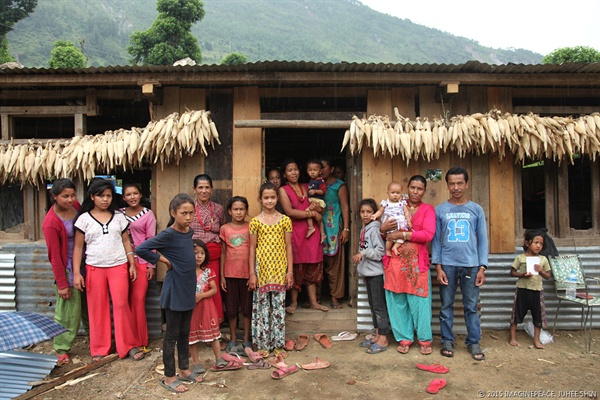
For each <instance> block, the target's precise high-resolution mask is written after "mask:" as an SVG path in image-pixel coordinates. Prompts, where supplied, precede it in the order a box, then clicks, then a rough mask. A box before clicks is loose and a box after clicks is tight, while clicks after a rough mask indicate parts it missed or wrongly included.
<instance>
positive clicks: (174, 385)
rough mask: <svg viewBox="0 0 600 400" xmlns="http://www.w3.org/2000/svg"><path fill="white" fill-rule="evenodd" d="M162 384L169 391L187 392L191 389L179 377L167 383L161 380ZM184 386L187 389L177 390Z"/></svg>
mask: <svg viewBox="0 0 600 400" xmlns="http://www.w3.org/2000/svg"><path fill="white" fill-rule="evenodd" d="M160 386H162V387H164V388H165V389H167V390H168V391H169V392H173V393H183V392H187V391H188V390H189V389H188V388H187V387H186V386H185V385H184V384H183V383H182V382H181V381H180V380H178V379H175V380H174V381H173V382H171V383H168V384H167V383H165V381H164V380H161V381H160ZM180 386H181V387H184V388H185V390H177V388H178V387H180Z"/></svg>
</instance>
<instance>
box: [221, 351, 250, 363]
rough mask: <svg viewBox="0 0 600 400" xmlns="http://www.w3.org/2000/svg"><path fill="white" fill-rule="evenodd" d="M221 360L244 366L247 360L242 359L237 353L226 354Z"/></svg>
mask: <svg viewBox="0 0 600 400" xmlns="http://www.w3.org/2000/svg"><path fill="white" fill-rule="evenodd" d="M221 358H222V359H223V360H225V361H230V362H234V363H237V364H243V363H245V362H246V359H245V358H242V357H240V356H239V355H238V354H237V353H225V354H223V355H222V356H221Z"/></svg>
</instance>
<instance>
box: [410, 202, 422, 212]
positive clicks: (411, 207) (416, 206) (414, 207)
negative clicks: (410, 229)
mask: <svg viewBox="0 0 600 400" xmlns="http://www.w3.org/2000/svg"><path fill="white" fill-rule="evenodd" d="M420 205H421V203H419V204H416V205H414V206H413V205H411V204H410V202H409V203H408V208H410V209H411V210H415V209H417V208H419V206H420Z"/></svg>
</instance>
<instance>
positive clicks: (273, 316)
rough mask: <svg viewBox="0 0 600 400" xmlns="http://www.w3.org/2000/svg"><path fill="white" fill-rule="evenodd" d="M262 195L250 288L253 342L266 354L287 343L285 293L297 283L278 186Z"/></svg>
mask: <svg viewBox="0 0 600 400" xmlns="http://www.w3.org/2000/svg"><path fill="white" fill-rule="evenodd" d="M258 196H259V201H260V203H261V205H262V212H261V213H260V214H259V215H257V216H256V217H254V218H252V221H250V259H249V264H248V270H249V273H250V279H249V281H248V286H249V288H250V290H254V299H253V301H252V341H253V342H254V344H255V345H256V346H257V348H258V349H259V351H262V352H263V353H265V352H270V351H271V350H273V349H280V348H283V346H284V344H285V292H286V290H287V289H288V288H290V287H292V285H293V283H294V270H293V268H294V267H293V260H292V221H291V220H290V218H289V217H288V216H286V215H282V214H281V213H280V212H278V211H277V210H275V205H276V204H277V201H278V195H277V188H276V187H275V185H273V184H272V183H270V182H266V183H264V184H263V185H262V186H261V187H260V190H259V192H258ZM255 268H256V270H255Z"/></svg>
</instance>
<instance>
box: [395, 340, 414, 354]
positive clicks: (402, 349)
mask: <svg viewBox="0 0 600 400" xmlns="http://www.w3.org/2000/svg"><path fill="white" fill-rule="evenodd" d="M411 344H412V342H411V341H410V340H401V341H400V343H398V353H400V354H407V353H408V349H410V345H411Z"/></svg>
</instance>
